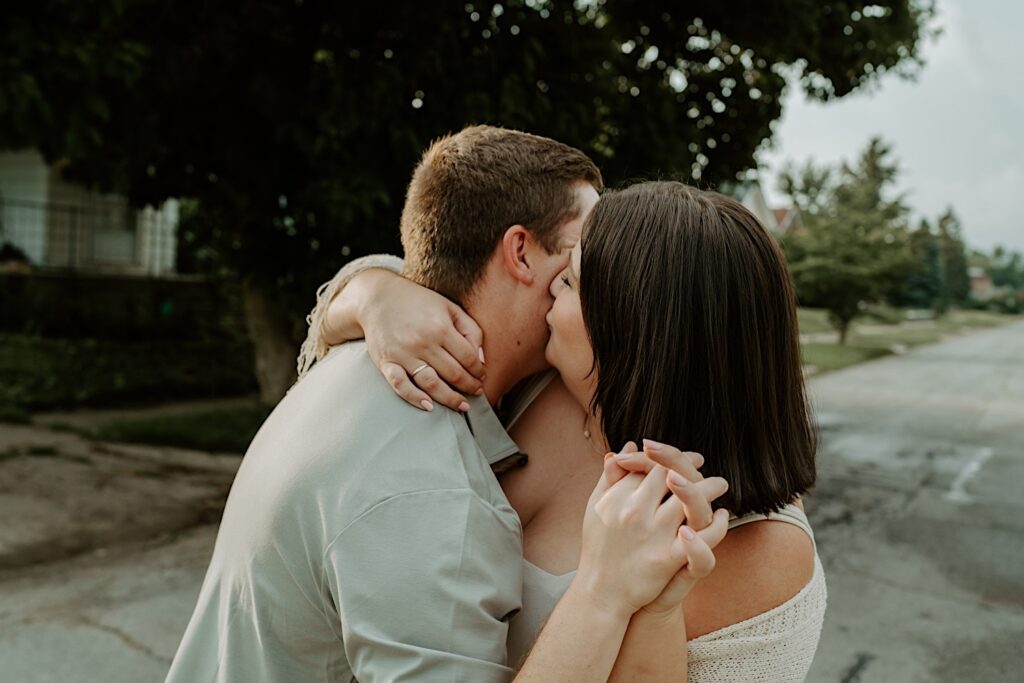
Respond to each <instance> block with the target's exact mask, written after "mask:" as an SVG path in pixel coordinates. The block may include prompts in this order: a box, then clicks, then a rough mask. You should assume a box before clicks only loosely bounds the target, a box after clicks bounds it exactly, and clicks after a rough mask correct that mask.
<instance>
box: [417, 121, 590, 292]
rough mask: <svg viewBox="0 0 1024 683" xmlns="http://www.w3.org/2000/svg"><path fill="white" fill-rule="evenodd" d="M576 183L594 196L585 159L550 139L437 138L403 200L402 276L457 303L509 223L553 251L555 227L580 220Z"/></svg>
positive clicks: (477, 129)
mask: <svg viewBox="0 0 1024 683" xmlns="http://www.w3.org/2000/svg"><path fill="white" fill-rule="evenodd" d="M581 182H586V183H590V184H591V185H593V186H594V188H595V189H598V190H599V189H601V172H600V171H599V170H598V169H597V166H595V165H594V162H593V161H591V160H590V159H589V158H588V157H587V155H586V154H584V153H583V152H581V151H579V150H578V149H575V148H573V147H570V146H569V145H565V144H562V143H560V142H556V141H555V140H552V139H550V138H544V137H540V136H537V135H530V134H529V133H522V132H520V131H515V130H507V129H504V128H495V127H493V126H472V127H470V128H465V129H463V130H462V131H461V132H459V133H456V134H455V135H448V136H446V137H443V138H441V139H440V140H437V141H436V142H434V143H433V144H432V145H431V146H430V148H429V149H427V151H426V152H425V153H424V154H423V158H422V159H421V160H420V163H419V165H418V166H417V167H416V171H415V172H414V173H413V176H412V181H411V182H410V183H409V190H408V192H407V194H406V199H405V208H404V209H403V211H402V246H403V247H404V248H405V275H406V276H407V277H409V278H410V279H412V280H414V281H416V282H418V283H420V284H422V285H424V286H426V287H429V288H431V289H433V290H436V291H438V292H440V293H442V294H444V295H445V296H447V297H449V298H450V299H453V300H455V301H459V302H462V301H463V300H464V299H465V297H466V296H467V295H468V294H469V293H470V292H471V291H472V289H473V287H474V285H476V283H477V282H478V281H479V279H480V277H481V276H482V275H483V272H484V268H485V266H486V264H487V261H488V260H489V259H490V257H491V254H492V253H494V249H495V247H497V246H498V243H499V242H500V241H501V237H502V235H504V234H505V231H506V230H508V229H509V228H510V227H512V226H513V225H522V226H524V227H525V228H527V229H528V230H529V231H530V232H531V233H532V234H533V235H534V237H536V238H537V241H538V242H540V243H541V244H542V245H543V246H544V248H545V249H547V250H548V252H554V250H555V249H556V248H557V244H558V228H559V227H560V226H562V225H563V224H564V223H565V222H566V221H568V220H572V219H573V218H576V217H577V216H578V215H579V212H580V206H579V203H578V201H577V199H576V194H575V187H576V185H577V184H578V183H581Z"/></svg>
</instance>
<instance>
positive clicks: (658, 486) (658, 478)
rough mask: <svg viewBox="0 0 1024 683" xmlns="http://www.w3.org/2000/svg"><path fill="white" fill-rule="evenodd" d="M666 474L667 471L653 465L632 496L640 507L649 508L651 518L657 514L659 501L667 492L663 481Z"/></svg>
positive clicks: (667, 489)
mask: <svg viewBox="0 0 1024 683" xmlns="http://www.w3.org/2000/svg"><path fill="white" fill-rule="evenodd" d="M667 474H668V471H667V470H666V469H665V468H664V467H662V466H661V465H655V466H654V468H653V469H651V471H650V472H648V473H647V475H646V476H645V477H644V479H643V481H642V482H640V486H639V487H638V488H637V490H636V493H635V494H634V495H635V496H636V499H637V501H638V502H639V503H640V504H641V505H643V506H645V507H646V506H650V511H651V515H652V516H653V515H656V514H657V512H658V507H659V506H660V505H661V501H662V500H663V499H664V498H665V494H667V493H668V492H669V488H668V484H667V483H666V481H665V476H666V475H667Z"/></svg>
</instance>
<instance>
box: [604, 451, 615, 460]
mask: <svg viewBox="0 0 1024 683" xmlns="http://www.w3.org/2000/svg"><path fill="white" fill-rule="evenodd" d="M614 457H615V454H614V453H612V452H611V451H608V452H607V453H605V454H604V459H605V460H607V459H608V458H614Z"/></svg>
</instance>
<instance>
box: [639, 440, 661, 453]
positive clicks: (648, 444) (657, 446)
mask: <svg viewBox="0 0 1024 683" xmlns="http://www.w3.org/2000/svg"><path fill="white" fill-rule="evenodd" d="M664 446H665V444H661V443H658V442H657V441H651V440H650V439H644V449H645V450H648V451H660V450H661V449H662V448H663V447H664Z"/></svg>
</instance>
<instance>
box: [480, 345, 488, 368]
mask: <svg viewBox="0 0 1024 683" xmlns="http://www.w3.org/2000/svg"><path fill="white" fill-rule="evenodd" d="M478 350H479V351H480V362H481V363H483V364H484V365H486V364H487V361H485V360H484V347H482V346H481V347H480V348H479V349H478Z"/></svg>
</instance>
